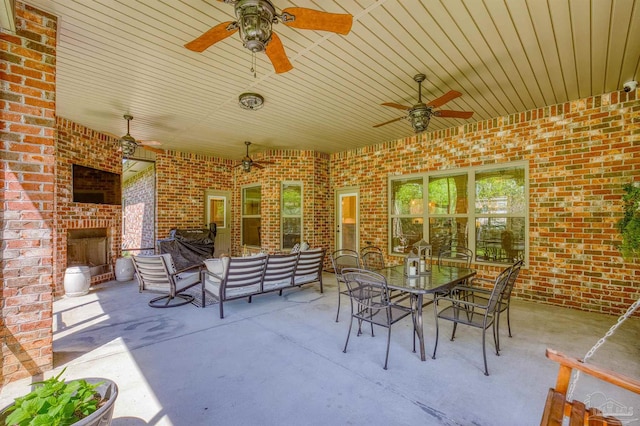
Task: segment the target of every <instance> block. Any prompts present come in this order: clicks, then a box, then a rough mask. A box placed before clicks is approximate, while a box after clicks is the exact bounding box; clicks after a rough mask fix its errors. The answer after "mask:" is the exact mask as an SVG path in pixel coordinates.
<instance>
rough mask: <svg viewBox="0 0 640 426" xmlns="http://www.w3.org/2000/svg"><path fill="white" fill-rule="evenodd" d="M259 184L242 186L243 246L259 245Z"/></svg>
mask: <svg viewBox="0 0 640 426" xmlns="http://www.w3.org/2000/svg"><path fill="white" fill-rule="evenodd" d="M261 202H262V193H261V187H260V186H247V187H245V188H242V241H241V244H242V245H243V246H251V247H260V230H261V217H260V204H261Z"/></svg>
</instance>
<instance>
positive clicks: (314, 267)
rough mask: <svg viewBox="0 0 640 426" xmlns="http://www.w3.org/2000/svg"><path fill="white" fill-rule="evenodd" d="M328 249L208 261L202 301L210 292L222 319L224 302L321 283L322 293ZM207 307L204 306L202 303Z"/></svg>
mask: <svg viewBox="0 0 640 426" xmlns="http://www.w3.org/2000/svg"><path fill="white" fill-rule="evenodd" d="M324 255H325V249H323V248H316V249H310V250H306V251H300V252H298V253H289V254H257V255H254V256H248V257H227V256H224V257H220V258H218V259H206V260H204V264H205V266H206V267H207V268H206V269H204V270H203V271H202V300H203V302H204V299H205V292H208V293H209V294H211V295H212V296H214V297H215V298H216V299H217V300H218V304H219V305H220V318H224V310H223V305H224V302H226V301H229V300H234V299H241V298H244V297H246V298H248V300H249V302H251V298H252V297H253V296H255V295H258V294H264V293H269V292H273V291H278V292H279V293H280V294H281V295H282V290H283V289H285V288H290V287H298V286H301V285H304V284H310V283H315V282H317V283H319V284H320V292H321V293H322V292H323V291H324V290H323V287H322V266H323V262H324ZM202 306H204V303H202Z"/></svg>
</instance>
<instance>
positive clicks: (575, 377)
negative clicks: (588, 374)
mask: <svg viewBox="0 0 640 426" xmlns="http://www.w3.org/2000/svg"><path fill="white" fill-rule="evenodd" d="M639 306H640V299H638V300H636V301H635V302H634V303H633V304H632V305H631V306H629V309H627V312H625V313H624V314H623V315H621V316H620V318H618V321H617V322H616V323H615V324H613V325H612V326H611V328H610V329H609V331H607V332H606V333H605V335H604V336H602V337H601V338H600V340H598V341H597V342H596V344H595V345H593V347H592V348H591V349H589V351H588V352H587V354H586V355H585V356H584V358H583V359H582V362H587V360H588V359H589V358H591V357H592V356H593V354H594V353H595V352H596V351H597V350H598V348H599V347H600V346H602V345H603V344H604V343H605V342H606V341H607V338H609V337H611V335H613V333H615V331H616V330H617V329H618V327H620V326H621V325H622V323H623V322H625V321H626V320H627V319H628V318H629V317H631V315H632V314H633V312H634V311H635V310H636V309H638V307H639ZM579 377H580V370H575V371H574V372H573V379H572V381H571V385H570V386H569V391H568V392H567V400H571V399H572V397H573V391H574V390H575V388H576V383H578V378H579Z"/></svg>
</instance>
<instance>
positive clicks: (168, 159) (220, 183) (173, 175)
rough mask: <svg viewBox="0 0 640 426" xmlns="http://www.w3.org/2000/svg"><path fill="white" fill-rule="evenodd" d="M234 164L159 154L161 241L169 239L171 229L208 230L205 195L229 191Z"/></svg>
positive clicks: (188, 155) (159, 223) (173, 152)
mask: <svg viewBox="0 0 640 426" xmlns="http://www.w3.org/2000/svg"><path fill="white" fill-rule="evenodd" d="M233 164H234V163H233V162H232V161H231V160H223V159H219V158H214V157H209V156H206V155H198V154H189V153H181V152H177V151H165V153H164V154H158V155H157V156H156V173H157V179H156V180H157V208H158V213H157V217H158V219H157V230H158V233H157V236H158V238H159V239H161V238H166V237H167V236H168V235H169V231H170V230H171V229H172V228H202V227H206V225H205V223H204V191H205V189H215V190H219V191H230V190H231V188H232V179H233V175H232V170H231V169H232V166H233Z"/></svg>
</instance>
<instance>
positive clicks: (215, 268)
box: [203, 256, 229, 277]
mask: <svg viewBox="0 0 640 426" xmlns="http://www.w3.org/2000/svg"><path fill="white" fill-rule="evenodd" d="M203 262H204V265H205V266H206V267H207V271H209V272H211V273H212V274H216V275H218V276H219V277H223V276H224V273H225V271H226V270H227V267H228V266H229V257H228V256H223V257H221V258H219V259H214V258H212V259H205V260H203Z"/></svg>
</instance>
